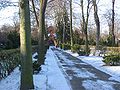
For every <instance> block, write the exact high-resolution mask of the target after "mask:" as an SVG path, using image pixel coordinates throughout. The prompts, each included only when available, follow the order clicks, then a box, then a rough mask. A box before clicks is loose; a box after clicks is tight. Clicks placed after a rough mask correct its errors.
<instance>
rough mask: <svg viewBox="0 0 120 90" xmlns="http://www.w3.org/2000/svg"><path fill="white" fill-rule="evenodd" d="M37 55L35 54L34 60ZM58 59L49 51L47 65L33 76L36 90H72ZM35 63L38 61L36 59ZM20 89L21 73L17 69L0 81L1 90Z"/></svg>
mask: <svg viewBox="0 0 120 90" xmlns="http://www.w3.org/2000/svg"><path fill="white" fill-rule="evenodd" d="M36 55H37V53H35V54H33V56H32V58H33V59H34V57H35V56H36ZM56 59H57V58H56V57H55V55H54V53H53V51H52V50H51V48H50V49H49V50H48V51H47V54H46V60H45V65H42V66H41V68H42V70H41V71H40V72H39V73H38V74H35V75H33V80H34V85H35V89H34V90H70V86H69V84H68V83H67V80H66V79H65V77H64V75H63V73H62V72H61V70H60V68H59V66H58V64H57V61H56ZM33 61H36V59H34V60H33ZM19 87H20V71H19V68H18V67H17V68H16V69H15V70H14V71H13V72H12V73H11V74H10V75H9V76H8V77H7V78H5V79H3V80H1V81H0V90H19Z"/></svg>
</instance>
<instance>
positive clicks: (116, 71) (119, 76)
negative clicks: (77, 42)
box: [66, 50, 120, 82]
mask: <svg viewBox="0 0 120 90" xmlns="http://www.w3.org/2000/svg"><path fill="white" fill-rule="evenodd" d="M66 52H67V53H69V54H71V55H73V56H75V57H77V58H79V59H81V60H82V61H84V62H86V63H88V64H90V65H92V66H93V67H95V68H96V69H98V70H100V71H103V72H105V73H107V74H109V75H111V76H112V77H110V78H109V79H110V80H116V81H118V82H120V66H105V63H104V62H103V58H102V57H99V56H79V55H78V54H77V53H72V52H71V51H69V50H68V51H66Z"/></svg>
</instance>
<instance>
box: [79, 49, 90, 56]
mask: <svg viewBox="0 0 120 90" xmlns="http://www.w3.org/2000/svg"><path fill="white" fill-rule="evenodd" d="M77 53H78V54H79V55H80V56H83V55H86V51H85V47H82V48H81V49H80V50H79V51H78V52H77ZM89 54H90V48H89V47H88V54H87V55H89Z"/></svg>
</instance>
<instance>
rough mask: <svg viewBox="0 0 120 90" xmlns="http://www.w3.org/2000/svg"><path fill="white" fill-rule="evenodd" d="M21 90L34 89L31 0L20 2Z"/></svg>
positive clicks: (21, 0)
mask: <svg viewBox="0 0 120 90" xmlns="http://www.w3.org/2000/svg"><path fill="white" fill-rule="evenodd" d="M19 2H20V55H21V56H20V57H21V86H20V90H29V89H33V88H34V85H33V70H32V49H31V28H30V10H29V0H20V1H19Z"/></svg>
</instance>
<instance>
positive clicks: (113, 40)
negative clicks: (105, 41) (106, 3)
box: [112, 0, 115, 46]
mask: <svg viewBox="0 0 120 90" xmlns="http://www.w3.org/2000/svg"><path fill="white" fill-rule="evenodd" d="M114 8H115V0H112V46H114V45H115V34H114V16H115V12H114Z"/></svg>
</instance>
